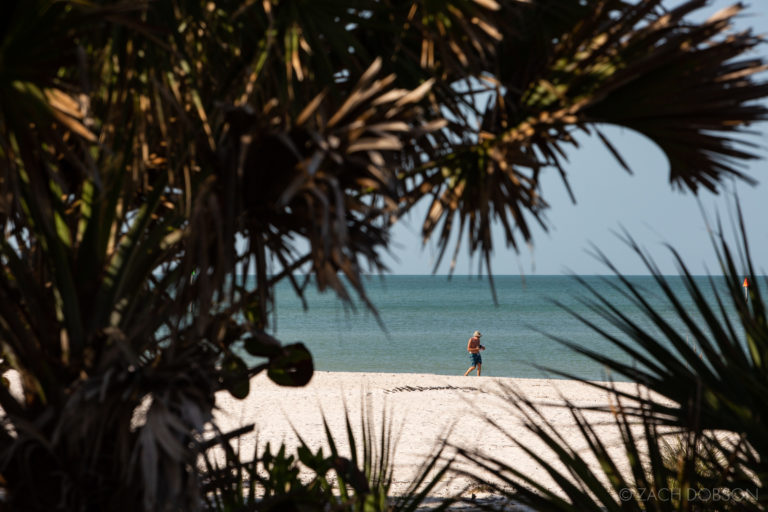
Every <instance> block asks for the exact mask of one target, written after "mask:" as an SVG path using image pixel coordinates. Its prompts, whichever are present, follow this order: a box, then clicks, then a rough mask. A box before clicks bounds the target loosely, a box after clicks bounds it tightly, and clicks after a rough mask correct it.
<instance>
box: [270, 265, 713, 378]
mask: <svg viewBox="0 0 768 512" xmlns="http://www.w3.org/2000/svg"><path fill="white" fill-rule="evenodd" d="M585 279H586V281H587V282H588V283H589V284H590V285H592V286H594V287H595V288H597V289H598V290H599V291H600V292H601V293H602V294H603V295H604V296H605V297H606V298H607V299H608V300H609V301H610V302H611V303H612V304H614V305H616V306H617V307H619V308H620V309H621V311H622V312H624V313H625V314H626V315H628V316H629V317H630V318H632V319H633V320H635V321H637V322H639V323H640V324H642V325H645V326H646V327H647V329H648V331H650V332H651V333H655V332H656V330H655V329H654V328H653V326H652V325H651V324H650V322H649V321H647V320H646V319H644V317H643V316H642V315H641V314H640V313H639V311H638V309H637V308H636V307H635V306H633V305H632V304H631V302H630V301H629V300H628V299H627V298H626V297H623V296H622V295H621V294H620V293H619V292H618V291H616V290H615V289H614V287H613V286H611V283H613V284H614V285H615V284H617V283H618V280H617V278H616V277H613V276H611V277H600V276H592V277H586V278H585ZM630 279H631V281H632V282H633V283H634V284H635V285H638V286H640V287H643V288H644V289H646V291H647V293H646V297H647V298H648V299H649V300H650V302H651V303H652V304H653V305H654V306H655V307H656V309H657V310H659V311H660V312H661V313H662V314H663V315H665V316H666V317H667V318H668V319H669V320H670V321H672V322H673V324H674V325H675V326H676V327H677V328H679V329H680V331H679V332H681V333H683V334H687V332H686V330H685V328H684V327H683V326H682V324H680V322H679V321H677V322H676V321H675V316H674V314H673V312H672V308H671V307H670V305H669V303H668V302H667V301H666V299H664V298H663V297H662V295H661V293H660V291H659V289H658V288H657V287H656V285H655V283H654V281H653V278H652V277H648V276H637V277H631V278H630ZM669 279H670V281H671V283H672V284H673V287H674V288H675V289H676V290H678V291H679V296H680V297H682V298H684V301H685V304H686V308H687V309H688V310H689V311H691V312H694V311H695V308H694V307H693V302H692V300H691V299H690V298H689V297H688V294H687V293H686V291H685V286H684V285H683V283H682V281H681V280H680V278H679V277H670V278H669ZM494 281H495V285H496V292H497V294H498V304H494V301H493V297H492V294H491V290H490V287H489V283H488V280H487V278H478V277H471V276H453V277H452V278H450V279H449V278H448V277H446V276H401V275H398V276H385V277H380V276H376V277H371V278H369V279H368V280H367V281H366V290H367V293H368V296H369V298H370V299H371V301H372V302H373V304H374V305H375V306H376V308H377V309H378V312H379V315H380V319H381V325H380V324H379V322H377V320H376V318H375V316H374V315H373V314H372V313H371V312H370V311H369V310H368V309H367V308H366V307H365V306H363V305H362V304H361V303H360V302H359V301H358V302H356V305H355V308H354V309H350V308H349V307H345V306H344V305H343V304H342V303H341V302H340V301H339V300H338V299H337V298H336V296H335V294H334V293H333V292H327V293H323V294H320V293H318V292H317V291H316V290H315V289H314V288H312V289H309V291H308V293H307V300H308V306H309V307H308V309H306V310H305V309H304V308H303V307H302V304H301V301H300V300H299V299H298V298H297V297H296V296H295V294H294V292H293V291H292V289H291V288H290V285H289V284H288V283H287V282H283V283H281V284H280V285H278V287H277V290H276V320H277V321H276V325H275V326H274V331H273V333H274V335H275V336H277V337H278V338H279V339H280V340H281V341H283V342H284V343H291V342H294V341H302V342H304V343H305V344H306V345H307V346H308V347H309V349H310V351H311V352H312V355H313V357H314V361H315V368H316V369H318V370H328V371H351V372H385V373H433V374H442V375H461V374H463V373H464V371H466V369H467V368H468V366H469V365H468V357H467V352H466V344H467V339H468V338H469V337H470V335H471V334H472V331H474V330H475V329H477V330H479V331H481V332H482V333H483V339H482V341H483V344H484V345H485V346H486V347H487V350H486V351H485V352H483V354H482V355H483V374H484V375H488V376H497V377H556V376H555V375H553V374H551V373H548V372H546V371H544V370H541V369H539V368H537V366H541V367H546V368H552V369H555V370H560V371H565V372H569V373H572V374H574V375H577V376H580V377H583V378H588V379H605V378H606V377H607V376H608V375H607V374H606V371H605V369H604V368H603V367H601V366H600V365H598V364H596V363H594V362H592V361H590V360H589V359H587V358H585V357H582V356H579V355H577V354H575V353H574V352H573V351H571V350H570V349H568V348H566V347H564V346H563V345H561V344H559V343H558V342H556V341H554V340H553V339H552V338H551V337H550V336H554V337H559V338H564V339H567V340H569V341H572V342H574V343H577V344H579V345H581V346H584V347H589V348H591V349H594V350H596V351H599V352H600V353H602V354H605V355H608V356H612V357H616V358H619V359H622V360H624V361H627V362H631V361H630V360H628V359H627V357H625V356H624V355H623V354H622V353H621V352H620V351H619V350H617V349H616V348H615V347H614V346H613V345H611V344H610V343H609V342H607V341H606V340H604V339H603V338H601V336H600V335H598V334H596V333H595V332H594V331H593V330H592V329H590V328H589V327H587V326H585V325H584V324H583V323H582V322H580V321H579V320H577V319H576V318H574V317H573V316H572V315H571V314H569V313H567V312H566V311H565V310H564V309H563V308H562V307H561V306H558V305H557V304H556V303H557V302H559V303H561V304H562V305H565V306H567V307H570V308H571V309H573V310H574V311H576V312H577V313H579V314H581V315H584V316H585V317H587V318H589V319H591V320H593V321H596V322H597V323H598V324H599V325H601V326H602V327H604V328H605V329H606V330H607V331H609V332H611V333H615V334H619V333H618V331H617V329H616V328H614V327H612V326H610V325H607V324H606V322H605V321H602V320H600V318H599V317H598V316H597V315H596V314H595V313H593V312H591V311H590V309H589V308H588V306H586V305H585V304H584V303H582V300H584V299H585V298H588V297H589V296H590V295H589V293H588V292H587V290H586V289H585V288H584V287H583V286H582V285H580V284H579V283H578V282H577V281H576V280H575V279H574V278H572V277H567V276H528V277H525V279H523V278H521V277H520V276H497V277H496V278H495V279H494ZM718 282H719V283H720V284H722V282H723V281H722V278H718ZM699 284H700V286H701V288H702V289H703V290H704V291H705V292H706V293H707V294H709V300H711V301H712V303H713V304H714V295H713V294H712V291H711V287H710V285H709V283H708V278H706V277H701V278H700V282H699ZM610 376H611V377H612V378H614V379H616V380H621V377H620V376H618V375H610Z"/></svg>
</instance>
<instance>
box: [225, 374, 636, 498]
mask: <svg viewBox="0 0 768 512" xmlns="http://www.w3.org/2000/svg"><path fill="white" fill-rule="evenodd" d="M251 384H252V385H251V393H250V395H249V396H248V398H247V399H245V400H243V401H239V400H236V399H234V398H232V397H231V396H230V395H229V394H227V393H225V392H222V393H220V394H219V395H218V396H217V404H218V406H219V408H220V410H219V411H218V412H217V413H216V417H217V419H218V421H219V425H220V426H221V427H222V428H223V430H224V431H227V430H228V429H234V428H235V427H237V426H240V425H243V424H246V423H254V424H255V426H256V431H255V432H254V434H249V435H246V436H244V437H243V439H242V441H243V442H242V444H241V453H243V454H246V455H252V454H253V449H254V443H256V442H257V441H256V440H257V439H258V445H259V446H260V447H262V446H263V445H264V444H265V443H266V442H267V441H269V442H270V443H271V444H272V447H273V449H274V446H275V445H276V443H277V444H279V443H280V442H285V443H286V445H287V447H288V448H289V449H293V448H295V447H296V446H297V444H298V441H297V436H296V432H298V433H299V434H300V435H301V437H302V438H303V439H304V441H305V442H306V443H307V444H309V445H310V447H312V448H313V449H316V448H317V447H320V446H324V445H325V438H326V436H325V432H324V429H323V414H324V415H325V418H326V419H327V421H328V424H329V426H330V428H331V431H332V432H333V435H334V439H335V441H336V442H337V444H338V445H339V450H340V451H341V452H342V455H345V454H347V453H348V448H349V445H348V443H347V435H346V430H345V423H344V407H345V406H346V407H347V410H348V411H349V414H350V418H351V420H352V425H353V428H354V431H355V433H356V436H357V437H358V438H359V436H360V412H361V410H360V409H361V403H362V402H363V400H366V401H367V403H368V404H369V405H370V406H371V411H372V413H373V418H374V420H375V421H377V424H381V421H380V419H381V416H382V411H383V410H384V409H386V411H387V416H388V417H389V418H391V419H393V420H394V424H395V431H396V434H399V436H398V442H397V446H396V452H395V458H394V462H395V468H394V480H395V485H394V489H393V491H394V493H395V494H397V493H398V492H402V491H403V490H405V489H407V487H408V485H409V484H410V482H411V481H412V479H413V476H414V474H415V472H416V471H417V469H418V468H419V466H420V465H421V464H422V463H423V462H424V460H425V457H427V456H428V455H429V453H430V452H431V451H432V449H433V448H434V447H435V446H436V445H438V444H440V443H441V442H442V441H443V440H448V441H449V443H451V444H452V445H457V446H461V447H467V448H476V449H478V450H481V451H482V452H484V453H486V454H491V455H493V456H494V457H497V458H499V459H501V460H503V461H505V462H507V463H508V464H510V465H513V466H514V467H515V468H516V469H518V470H520V471H522V472H524V473H525V474H527V475H531V476H533V477H535V478H537V479H539V480H540V481H542V482H550V483H551V480H549V478H548V477H547V475H546V473H545V472H544V471H543V470H542V469H541V468H540V467H538V465H537V464H536V463H535V462H534V461H533V460H532V459H531V458H530V457H529V456H527V455H526V454H525V453H524V450H523V449H522V448H521V446H526V447H530V448H534V449H535V450H536V451H537V454H538V455H540V456H543V457H544V458H545V459H547V460H549V461H556V460H557V458H556V457H555V456H554V455H553V454H552V453H551V452H549V451H548V450H547V449H546V448H545V447H544V446H543V445H542V443H541V442H540V441H539V440H538V439H537V438H536V436H535V435H534V434H532V433H531V432H530V431H528V430H527V429H526V428H525V427H524V426H523V421H522V419H521V417H520V415H519V413H517V412H516V411H515V409H514V408H512V407H511V406H510V405H509V402H508V401H507V400H504V399H503V398H502V397H501V395H502V394H503V391H502V386H510V387H513V388H514V389H516V390H518V391H519V392H520V393H521V394H522V395H524V396H525V397H527V398H528V399H530V400H531V401H533V402H535V403H541V404H547V405H546V406H544V407H542V408H541V411H542V413H543V416H544V418H545V419H546V420H547V421H548V422H550V423H551V424H552V425H555V426H556V427H557V429H558V432H560V433H561V434H562V435H563V437H564V438H565V439H567V440H568V442H569V443H572V446H573V447H574V448H575V449H577V450H579V451H580V452H583V453H586V451H584V450H583V449H584V448H585V447H586V443H585V442H584V439H583V438H582V437H581V435H580V433H579V432H578V429H577V428H576V425H575V424H574V420H573V418H572V417H571V414H570V413H569V411H568V410H567V409H565V408H563V407H559V406H558V404H562V403H563V399H567V400H569V401H571V402H572V403H574V404H577V405H582V406H601V405H609V404H610V399H609V396H608V394H607V393H606V392H603V391H601V390H598V389H596V388H594V387H592V386H589V385H587V384H584V383H580V382H576V381H568V380H557V379H516V378H494V377H476V376H474V375H473V376H468V377H463V376H445V375H428V374H384V373H345V372H321V371H318V372H315V374H314V376H313V378H312V380H311V382H310V383H309V385H307V386H306V387H302V388H286V387H280V386H277V385H275V384H274V383H272V382H271V381H270V380H269V379H268V378H267V377H266V376H265V375H259V376H257V377H255V378H254V380H253V381H252V383H251ZM616 387H617V388H619V389H622V390H624V391H627V392H629V393H632V394H635V393H636V390H637V386H636V385H635V384H633V383H617V384H616ZM586 417H587V418H588V419H589V420H590V422H592V423H595V424H597V423H600V422H602V423H603V425H601V426H598V427H597V428H596V430H597V431H598V433H599V435H600V439H601V440H602V441H603V442H604V443H605V444H606V445H607V446H609V447H613V448H619V447H620V437H619V434H618V432H617V430H616V428H615V426H614V425H612V424H611V423H612V415H610V414H604V413H596V412H589V413H587V414H586ZM486 418H488V419H491V420H493V422H496V423H497V424H498V425H499V426H500V427H501V430H500V429H497V428H495V427H493V426H492V425H490V424H489V422H488V421H486ZM505 433H506V434H505ZM507 434H508V435H509V436H507ZM259 451H261V450H260V449H259ZM620 452H621V450H620V449H619V450H616V453H617V454H619V453H620ZM452 453H453V451H452V450H451V449H449V450H448V451H447V452H446V454H447V455H451V454H452ZM619 460H623V457H619ZM455 466H456V468H457V469H464V470H468V469H471V468H472V466H471V465H468V464H466V463H461V462H459V463H458V464H456V465H455ZM484 476H486V477H487V476H489V475H484ZM470 484H471V481H470V479H468V478H467V477H465V476H457V475H452V476H451V477H446V478H444V479H443V480H442V481H441V482H440V485H438V486H437V488H436V489H435V491H434V492H433V493H432V494H433V495H434V496H435V497H442V496H449V495H456V494H459V493H463V494H465V495H468V491H466V489H467V487H468V486H469V485H470ZM469 492H472V491H469Z"/></svg>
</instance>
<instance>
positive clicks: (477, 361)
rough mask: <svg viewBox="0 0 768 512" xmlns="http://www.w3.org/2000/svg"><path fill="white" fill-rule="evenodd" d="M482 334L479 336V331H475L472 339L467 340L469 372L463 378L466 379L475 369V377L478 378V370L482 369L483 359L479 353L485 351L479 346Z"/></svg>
mask: <svg viewBox="0 0 768 512" xmlns="http://www.w3.org/2000/svg"><path fill="white" fill-rule="evenodd" d="M481 336H482V334H480V331H475V332H474V333H472V337H471V338H469V341H468V342H467V352H469V361H470V364H471V366H470V367H469V370H467V371H466V373H464V376H465V377H466V376H467V375H469V372H471V371H472V370H474V369H475V368H477V376H478V377H479V376H480V370H481V369H482V367H483V358H482V357H481V356H480V351H481V350H485V347H484V346H483V345H481V344H480V337H481Z"/></svg>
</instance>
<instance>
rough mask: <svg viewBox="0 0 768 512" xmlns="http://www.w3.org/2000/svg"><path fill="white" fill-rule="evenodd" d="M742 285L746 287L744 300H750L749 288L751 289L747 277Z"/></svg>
mask: <svg viewBox="0 0 768 512" xmlns="http://www.w3.org/2000/svg"><path fill="white" fill-rule="evenodd" d="M741 286H743V287H744V300H749V292H748V290H749V281H747V278H746V277H745V278H744V284H742V285H741Z"/></svg>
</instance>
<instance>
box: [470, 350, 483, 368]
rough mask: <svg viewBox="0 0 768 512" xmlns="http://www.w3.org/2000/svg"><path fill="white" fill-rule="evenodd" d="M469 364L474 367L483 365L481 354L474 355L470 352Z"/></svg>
mask: <svg viewBox="0 0 768 512" xmlns="http://www.w3.org/2000/svg"><path fill="white" fill-rule="evenodd" d="M469 362H470V363H471V364H472V366H477V365H479V364H483V358H482V357H481V356H480V352H478V353H477V354H473V353H471V352H470V354H469Z"/></svg>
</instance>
